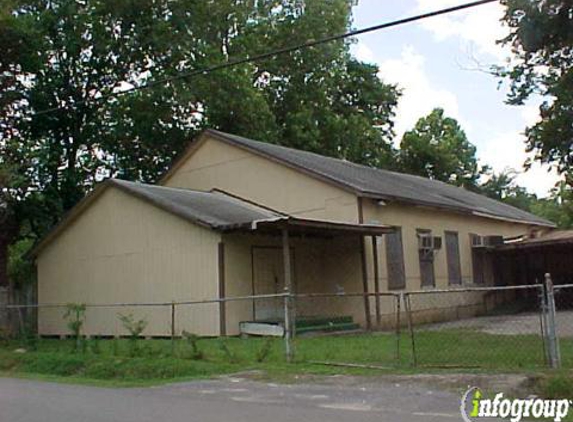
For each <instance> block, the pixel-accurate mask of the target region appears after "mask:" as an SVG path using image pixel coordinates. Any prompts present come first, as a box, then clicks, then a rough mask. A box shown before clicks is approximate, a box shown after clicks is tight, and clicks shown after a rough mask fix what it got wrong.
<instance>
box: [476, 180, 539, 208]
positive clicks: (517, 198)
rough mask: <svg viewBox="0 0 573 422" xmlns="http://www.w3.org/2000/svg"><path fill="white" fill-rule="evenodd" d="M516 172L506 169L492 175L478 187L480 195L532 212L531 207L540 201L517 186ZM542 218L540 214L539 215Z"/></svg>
mask: <svg viewBox="0 0 573 422" xmlns="http://www.w3.org/2000/svg"><path fill="white" fill-rule="evenodd" d="M516 177H517V172H516V171H515V170H512V169H507V170H505V171H502V172H500V173H492V174H490V176H489V179H488V180H487V181H485V182H484V183H482V184H481V185H480V186H479V190H480V192H481V193H482V194H484V195H486V196H488V197H490V198H493V199H497V200H499V201H502V202H505V203H507V204H509V205H512V206H514V207H517V208H521V209H522V210H525V211H532V207H533V205H534V204H536V203H537V202H538V201H540V200H539V199H538V198H537V196H536V195H535V194H532V193H529V192H528V191H527V189H525V188H524V187H522V186H519V185H518V184H517V183H516V181H515V178H516ZM539 215H540V216H542V215H541V214H539Z"/></svg>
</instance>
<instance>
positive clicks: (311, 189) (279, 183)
mask: <svg viewBox="0 0 573 422" xmlns="http://www.w3.org/2000/svg"><path fill="white" fill-rule="evenodd" d="M163 184H164V185H165V186H172V187H181V188H188V189H196V190H204V191H209V190H211V189H214V188H218V189H222V190H225V191H227V192H230V193H232V194H234V195H238V196H240V197H242V198H245V199H249V200H251V201H255V202H257V203H259V204H263V205H266V206H268V207H270V208H273V209H276V210H279V211H283V212H286V213H289V214H292V215H296V216H299V217H305V218H316V219H328V220H338V221H351V222H357V221H358V207H357V203H356V197H355V196H354V195H353V194H351V193H349V192H347V191H344V190H342V189H340V188H337V187H334V186H332V185H330V184H328V183H325V182H322V181H319V180H316V179H313V178H311V177H308V176H306V175H305V174H302V173H300V172H299V171H296V170H293V169H291V168H289V167H286V166H284V165H281V164H278V163H275V162H272V161H270V160H268V159H266V158H263V157H259V156H257V155H255V154H253V153H251V152H248V151H245V150H243V149H241V148H238V147H235V146H232V145H229V144H226V143H224V142H221V141H218V140H216V139H206V140H205V141H204V142H203V143H202V144H201V145H200V146H199V147H198V149H197V150H196V151H195V152H194V154H193V155H191V157H189V158H188V159H187V161H186V162H185V163H184V164H183V165H182V166H181V167H180V168H179V169H178V170H177V171H176V172H175V173H174V174H173V175H172V176H171V177H170V178H169V179H168V180H166V181H164V183H163Z"/></svg>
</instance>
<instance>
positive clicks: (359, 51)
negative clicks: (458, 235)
mask: <svg viewBox="0 0 573 422" xmlns="http://www.w3.org/2000/svg"><path fill="white" fill-rule="evenodd" d="M467 2H469V0H400V1H396V0H359V2H358V5H357V6H356V7H355V8H354V22H353V26H354V27H355V28H362V27H366V26H371V25H376V24H379V23H383V22H387V21H391V20H394V19H399V18H403V17H407V16H412V15H416V14H419V13H424V12H429V11H433V10H437V9H441V8H445V7H450V6H454V5H458V4H463V3H467ZM502 16H503V7H502V6H501V5H500V4H499V3H497V2H495V3H490V4H486V5H482V6H478V7H475V8H471V9H468V10H465V11H460V12H455V13H451V14H448V15H442V16H439V17H434V18H430V19H425V20H422V21H418V22H414V23H410V24H406V25H402V26H398V27H394V28H390V29H386V30H382V31H377V32H373V33H368V34H364V35H360V36H359V37H357V42H356V44H354V45H353V46H352V52H353V54H354V55H355V56H356V57H357V58H358V59H360V60H362V61H365V62H369V63H375V64H377V65H378V66H379V68H380V72H379V76H380V78H381V79H382V80H383V81H384V82H388V83H395V84H397V85H398V86H399V87H400V88H401V89H402V90H403V94H402V97H401V99H400V101H399V106H398V110H397V116H396V132H397V136H396V139H395V142H396V144H397V145H398V144H399V141H400V139H401V135H402V134H403V133H404V131H406V130H409V129H411V128H412V127H413V126H414V125H415V123H416V121H417V120H418V119H419V118H420V117H423V116H425V115H427V114H429V113H430V112H431V110H432V109H433V108H435V107H441V108H443V109H444V110H445V112H446V115H448V116H451V117H454V118H456V119H457V120H458V121H459V123H460V125H461V126H462V128H463V129H464V130H465V132H466V134H467V136H468V139H469V141H470V142H472V143H473V144H474V145H475V146H476V147H477V155H478V158H479V159H480V163H482V164H488V165H490V166H491V167H493V169H494V170H495V171H498V172H499V171H502V170H504V169H513V170H516V171H518V172H519V175H518V177H517V179H516V181H517V183H518V184H519V185H521V186H525V187H526V188H527V189H528V190H529V191H531V192H533V193H536V194H537V195H539V196H546V195H547V193H548V191H549V190H550V189H551V188H552V187H553V186H554V184H555V183H556V182H557V181H558V176H557V175H556V174H555V173H553V172H548V170H549V169H548V167H547V166H542V165H540V164H537V163H536V164H534V165H533V167H532V168H531V170H529V171H527V172H525V171H524V170H523V163H524V162H525V161H526V159H527V158H528V154H527V153H526V151H525V137H524V134H523V132H524V129H525V128H526V127H527V126H528V125H532V124H534V123H535V122H536V120H537V118H538V106H539V103H540V101H541V100H540V99H535V100H531V101H530V102H528V103H527V104H526V105H523V106H510V105H507V104H505V99H506V94H507V92H508V86H507V84H506V83H504V84H502V85H501V86H500V84H499V83H500V81H499V79H497V78H496V77H495V76H493V75H491V74H489V73H487V72H485V71H484V70H483V69H487V68H489V67H490V66H491V65H494V64H498V65H502V64H504V63H506V61H507V59H508V58H509V57H510V56H511V54H510V51H509V50H508V48H507V47H503V46H500V45H499V44H497V43H496V40H498V39H501V38H503V37H504V35H505V34H507V33H508V29H507V27H505V26H504V25H503V24H502V23H501V22H500V19H501V17H502Z"/></svg>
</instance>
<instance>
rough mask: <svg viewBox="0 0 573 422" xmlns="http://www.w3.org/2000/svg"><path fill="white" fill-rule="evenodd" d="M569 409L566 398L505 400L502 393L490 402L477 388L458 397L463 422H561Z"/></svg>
mask: <svg viewBox="0 0 573 422" xmlns="http://www.w3.org/2000/svg"><path fill="white" fill-rule="evenodd" d="M572 406H573V401H571V400H567V399H562V400H543V399H539V398H530V399H509V398H504V394H503V393H497V394H495V395H494V398H493V399H489V398H487V397H485V396H484V394H483V392H482V391H481V390H480V389H479V388H477V387H472V388H470V389H469V390H468V391H466V392H465V394H464V395H463V396H462V402H461V407H460V410H461V412H462V417H463V419H464V421H466V422H475V421H479V420H482V421H483V420H484V419H488V418H501V419H506V420H509V421H511V422H521V421H522V420H524V418H527V419H528V420H531V418H533V419H540V420H553V421H555V422H561V421H562V420H563V419H564V418H566V417H567V415H568V414H569V409H570V408H571V407H572Z"/></svg>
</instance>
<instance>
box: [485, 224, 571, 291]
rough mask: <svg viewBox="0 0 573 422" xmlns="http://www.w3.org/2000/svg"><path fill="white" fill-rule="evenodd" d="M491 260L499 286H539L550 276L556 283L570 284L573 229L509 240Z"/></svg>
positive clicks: (496, 249) (495, 252) (497, 248)
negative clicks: (546, 276)
mask: <svg viewBox="0 0 573 422" xmlns="http://www.w3.org/2000/svg"><path fill="white" fill-rule="evenodd" d="M492 257H493V265H494V273H495V278H496V281H497V283H498V284H513V285H525V284H536V283H540V282H542V280H543V279H544V276H545V274H547V273H549V274H551V278H552V280H553V283H554V284H556V285H558V284H569V283H572V282H573V259H572V258H573V230H555V231H551V232H549V233H547V234H543V235H541V236H538V237H533V238H528V239H517V240H513V241H506V243H505V244H503V245H500V246H498V247H496V248H495V250H494V253H493V254H492Z"/></svg>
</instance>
